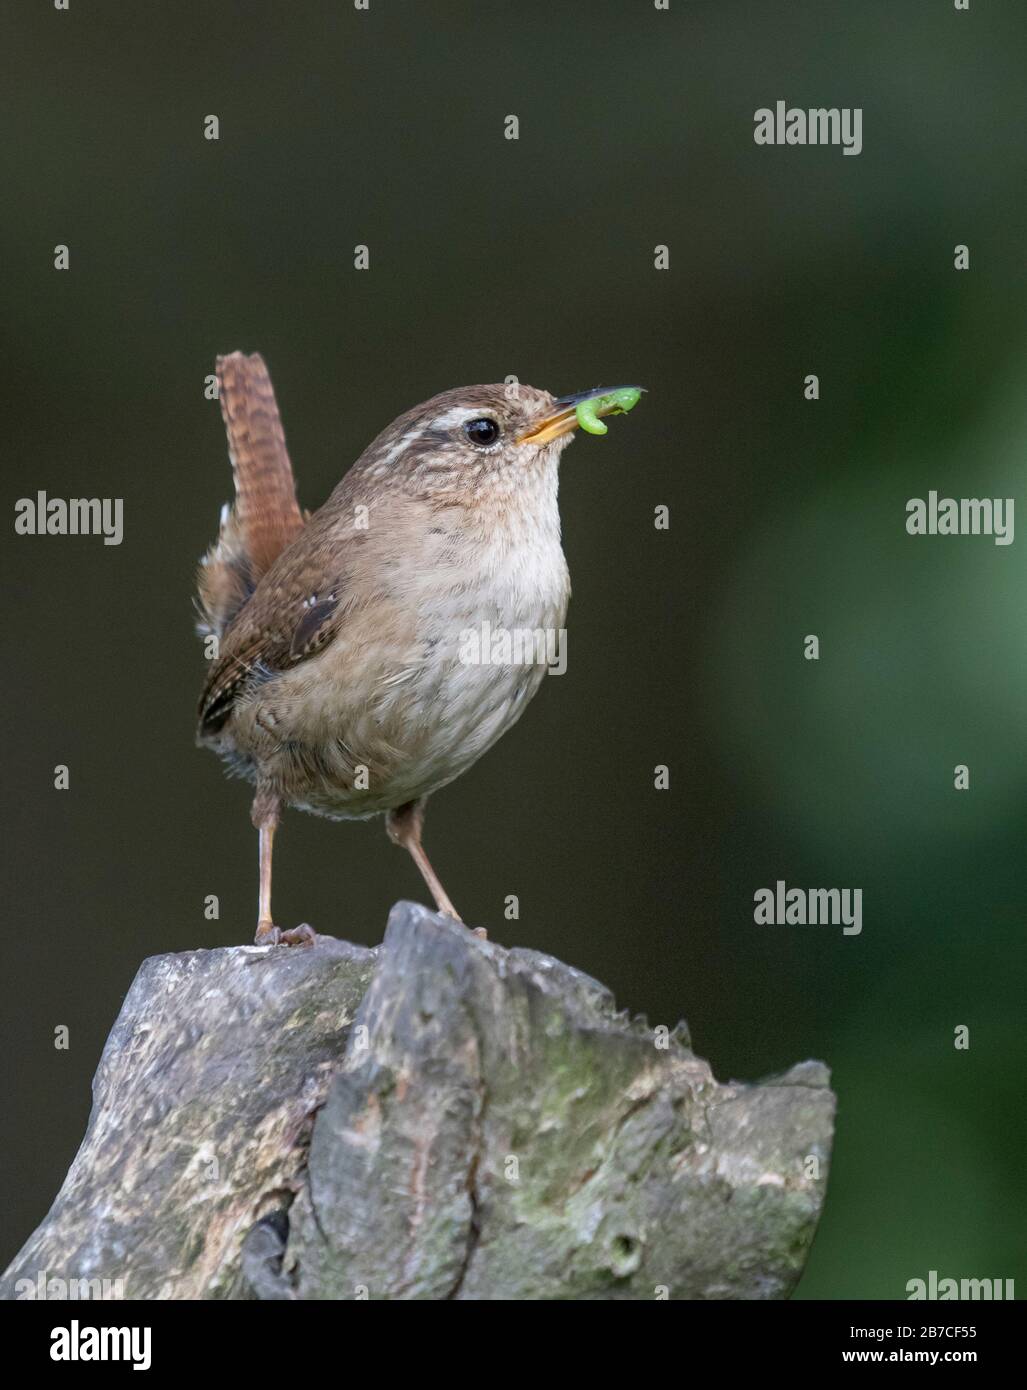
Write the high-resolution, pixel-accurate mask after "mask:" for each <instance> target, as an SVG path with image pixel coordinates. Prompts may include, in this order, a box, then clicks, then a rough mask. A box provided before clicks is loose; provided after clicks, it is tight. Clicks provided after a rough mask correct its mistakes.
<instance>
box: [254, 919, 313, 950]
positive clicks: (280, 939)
mask: <svg viewBox="0 0 1027 1390" xmlns="http://www.w3.org/2000/svg"><path fill="white" fill-rule="evenodd" d="M316 940H317V933H316V932H315V931H314V928H313V927H311V926H309V925H308V924H307V923H306V922H302V923H301V924H300V925H299V926H298V927H290V928H289V930H288V931H282V929H281V927H276V926H275V924H274V922H258V923H257V934H256V936H254V938H253V941H254V944H255V945H257V946H313V944H314V942H315V941H316Z"/></svg>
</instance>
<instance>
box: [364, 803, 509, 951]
mask: <svg viewBox="0 0 1027 1390" xmlns="http://www.w3.org/2000/svg"><path fill="white" fill-rule="evenodd" d="M423 824H424V800H423V798H422V800H420V801H408V802H407V803H406V805H405V806H397V807H396V809H395V810H394V811H388V812H386V815H385V829H386V831H387V832H388V836H389V839H390V840H391V841H392V843H393V844H394V845H402V847H403V848H404V849H406V850H409V851H410V857H411V858H412V859H413V861H414V863H415V864H416V865H417V867H418V868H419V869H420V871H421V877H422V878H423V879H424V881H425V883H426V884H427V885H428V892H429V893H430V894H431V895H432V897H433V898H434V899H435V906H436V907H437V908H438V909H439V911H440V912H441V913H442V914H443V916H445V917H452V918H453V921H454V922H462V921H463V918H462V917H461V916H460V914H459V912H457V910H456V908H455V907H454V906H453V904H452V903H451V902H450V900H449V894H448V893H447V892H446V890H445V888H443V886H442V883H441V882H440V880H439V876H438V874H437V873H436V872H435V870H434V869H433V868H432V866H431V861H430V860H429V858H428V856H427V854H425V852H424V846H423V845H422V844H421V827H422V825H423ZM474 934H475V936H480V937H484V936H485V928H484V927H477V928H476V929H475V933H474Z"/></svg>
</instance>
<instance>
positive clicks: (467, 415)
mask: <svg viewBox="0 0 1027 1390" xmlns="http://www.w3.org/2000/svg"><path fill="white" fill-rule="evenodd" d="M488 414H489V412H488V411H487V410H484V409H478V410H469V409H468V408H467V406H465V405H457V406H454V407H453V408H452V410H447V411H446V413H445V414H444V415H439V416H436V418H435V419H434V420H433V421H432V428H433V429H437V430H446V429H451V428H452V426H453V425H462V424H464V423H465V422H466V421H467V420H480V419H481V417H482V415H488Z"/></svg>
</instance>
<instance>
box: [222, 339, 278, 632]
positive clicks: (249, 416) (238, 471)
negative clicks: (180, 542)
mask: <svg viewBox="0 0 1027 1390" xmlns="http://www.w3.org/2000/svg"><path fill="white" fill-rule="evenodd" d="M217 378H218V393H219V397H220V401H221V415H222V418H223V419H224V422H225V432H226V433H227V435H228V454H229V458H230V459H231V461H232V475H233V477H234V479H235V502H234V504H233V505H232V506H225V507H223V508H222V510H221V527H220V533H219V535H218V539H217V540H216V541H215V542H214V544H213V545H212V546H211V547H210V549H209V550H208V551H207V554H206V555H205V556H204V558H203V559H202V561H201V562H200V569H199V574H198V576H197V588H198V590H199V605H200V621H199V623H198V627H199V630H200V632H201V633H216V634H217V635H218V636H219V637H220V636H221V635H222V634H223V633H224V632H225V631H226V630H227V629H228V627H229V626H230V625H231V623H232V621H233V620H234V618H235V617H236V615H237V614H238V613H239V611H240V609H241V608H242V607H243V605H244V604H245V603H246V600H247V599H248V598H249V596H250V595H251V594H252V593H253V590H254V589H255V588H256V586H257V582H258V581H259V579H260V578H261V576H262V575H264V574H266V573H267V571H268V570H269V569H270V568H271V566H272V565H273V564H274V562H275V560H276V559H277V558H278V556H279V555H280V554H281V553H282V551H283V550H284V549H285V547H286V546H287V545H288V544H289V543H290V541H292V540H293V539H294V538H295V537H296V536H297V535H298V533H299V532H300V531H301V530H302V528H303V524H304V518H303V513H302V512H301V511H300V508H299V504H298V503H297V501H296V480H295V478H294V477H293V472H292V464H291V463H290V462H289V454H288V451H287V450H286V447H285V432H284V431H283V429H282V422H281V419H280V417H279V414H278V405H277V403H276V401H275V392H274V387H273V386H272V385H271V378H270V376H269V375H268V371H267V367H266V366H265V365H264V359H263V358H262V357H261V356H260V354H259V353H253V354H252V355H251V356H249V357H247V356H245V354H243V353H241V352H233V353H231V354H230V355H229V356H227V357H219V358H218V359H217Z"/></svg>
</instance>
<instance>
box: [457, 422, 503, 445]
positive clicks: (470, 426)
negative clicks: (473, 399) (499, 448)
mask: <svg viewBox="0 0 1027 1390" xmlns="http://www.w3.org/2000/svg"><path fill="white" fill-rule="evenodd" d="M464 433H465V434H466V435H467V438H468V439H469V440H470V441H471V443H472V444H495V442H496V440H497V439H498V438H499V426H498V425H497V424H496V422H495V420H490V419H489V417H488V416H487V415H483V416H482V417H481V419H480V420H468V422H467V424H466V425H464Z"/></svg>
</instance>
